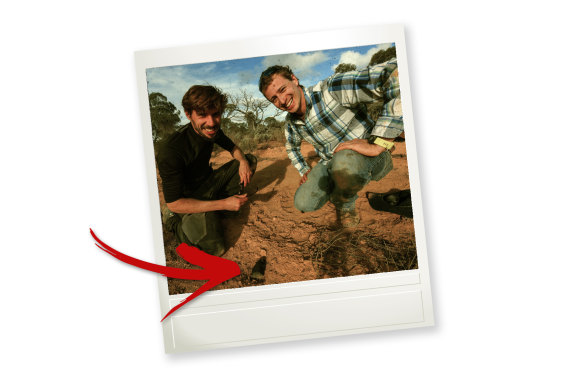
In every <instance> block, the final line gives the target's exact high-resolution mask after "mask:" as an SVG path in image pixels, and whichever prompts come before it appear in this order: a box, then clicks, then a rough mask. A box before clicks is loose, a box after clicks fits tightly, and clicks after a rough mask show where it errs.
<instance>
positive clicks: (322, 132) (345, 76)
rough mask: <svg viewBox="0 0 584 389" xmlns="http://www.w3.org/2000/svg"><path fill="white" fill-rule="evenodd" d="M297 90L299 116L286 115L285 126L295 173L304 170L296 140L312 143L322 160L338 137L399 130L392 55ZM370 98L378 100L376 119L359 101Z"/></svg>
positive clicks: (306, 168)
mask: <svg viewBox="0 0 584 389" xmlns="http://www.w3.org/2000/svg"><path fill="white" fill-rule="evenodd" d="M302 90H303V91H304V97H305V99H306V114H305V117H304V120H302V119H298V118H297V117H294V116H293V115H290V114H288V115H287V117H286V120H287V125H286V130H285V134H286V151H287V153H288V157H289V158H290V160H291V161H292V165H294V167H295V168H296V169H298V171H299V172H300V175H301V176H302V175H304V174H305V173H306V172H308V171H309V170H310V165H308V163H307V162H306V161H305V160H304V157H303V156H302V154H301V153H300V144H301V142H302V140H305V141H307V142H308V143H310V144H312V145H313V146H314V149H315V150H316V153H317V154H318V156H319V157H320V158H321V162H322V163H325V164H326V163H328V161H330V159H331V158H332V157H333V151H334V150H335V148H336V147H337V146H338V145H339V143H341V142H345V141H349V140H351V139H363V138H367V137H369V135H377V136H381V137H384V138H395V137H396V136H398V135H399V134H401V133H402V132H403V116H402V112H401V97H400V91H399V79H398V71H397V61H396V59H395V58H394V59H392V60H391V61H389V62H386V63H382V64H378V65H374V66H371V67H369V68H366V69H363V70H354V71H351V72H347V73H340V74H335V75H333V76H331V77H329V78H327V79H326V80H324V81H321V82H319V83H318V84H317V85H315V86H312V87H310V88H304V87H302ZM375 101H382V102H384V104H383V108H382V111H381V114H380V115H379V118H378V119H377V122H374V121H373V120H372V119H371V117H370V116H369V114H368V113H367V108H366V106H365V104H366V103H372V102H375Z"/></svg>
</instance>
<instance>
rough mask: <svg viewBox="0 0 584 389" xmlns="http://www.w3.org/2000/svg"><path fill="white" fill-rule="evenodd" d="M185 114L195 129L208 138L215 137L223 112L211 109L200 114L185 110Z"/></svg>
mask: <svg viewBox="0 0 584 389" xmlns="http://www.w3.org/2000/svg"><path fill="white" fill-rule="evenodd" d="M185 115H186V116H187V118H188V119H189V121H190V122H191V124H192V125H193V129H194V130H195V131H196V132H197V134H199V135H200V136H202V137H203V138H206V139H213V138H215V136H216V135H217V131H218V130H219V124H220V123H221V113H220V112H219V110H217V109H214V110H213V109H212V110H209V111H208V112H204V113H200V114H198V113H197V112H196V111H193V112H192V113H191V114H190V115H189V114H188V113H186V112H185Z"/></svg>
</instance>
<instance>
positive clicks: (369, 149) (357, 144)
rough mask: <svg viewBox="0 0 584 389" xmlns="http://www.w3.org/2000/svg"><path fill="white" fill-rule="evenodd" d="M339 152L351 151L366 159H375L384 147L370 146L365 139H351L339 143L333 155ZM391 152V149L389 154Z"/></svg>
mask: <svg viewBox="0 0 584 389" xmlns="http://www.w3.org/2000/svg"><path fill="white" fill-rule="evenodd" d="M341 150H353V151H356V152H358V153H359V154H361V155H365V156H366V157H377V156H378V155H379V154H381V153H382V152H383V151H384V150H385V147H381V146H379V145H376V144H370V143H369V142H367V139H353V140H349V141H347V142H342V143H340V144H339V145H338V146H337V148H336V149H335V151H334V153H337V152H339V151H341ZM391 151H393V148H392V149H391V150H390V152H391Z"/></svg>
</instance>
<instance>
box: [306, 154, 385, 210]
mask: <svg viewBox="0 0 584 389" xmlns="http://www.w3.org/2000/svg"><path fill="white" fill-rule="evenodd" d="M392 168H393V162H392V161H391V154H390V153H389V151H387V150H386V151H383V152H382V153H381V154H379V155H378V156H377V157H366V156H364V155H361V154H359V153H358V152H356V151H353V150H341V151H339V152H338V153H336V154H335V155H334V156H333V158H332V159H331V160H330V161H329V163H328V164H327V165H324V164H323V163H322V162H319V163H318V164H317V165H316V166H315V167H314V168H313V169H312V170H311V171H310V173H308V176H307V179H306V181H305V182H304V184H302V185H300V187H299V188H298V190H297V191H296V194H295V195H294V206H295V207H296V209H298V210H299V211H302V212H312V211H316V210H317V209H320V208H322V206H323V205H325V204H326V202H327V201H329V200H330V202H331V203H333V204H334V205H335V207H337V209H340V210H341V211H350V210H353V209H355V200H357V197H358V196H357V193H358V192H359V191H360V190H361V189H363V187H365V185H367V184H368V183H369V181H371V180H375V181H379V180H381V179H382V178H383V177H385V176H386V175H387V173H389V172H390V171H391V169H392Z"/></svg>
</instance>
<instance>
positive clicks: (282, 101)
mask: <svg viewBox="0 0 584 389" xmlns="http://www.w3.org/2000/svg"><path fill="white" fill-rule="evenodd" d="M285 103H286V97H285V96H282V95H279V96H278V106H280V107H283V106H284V104H285Z"/></svg>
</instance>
